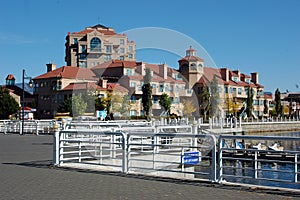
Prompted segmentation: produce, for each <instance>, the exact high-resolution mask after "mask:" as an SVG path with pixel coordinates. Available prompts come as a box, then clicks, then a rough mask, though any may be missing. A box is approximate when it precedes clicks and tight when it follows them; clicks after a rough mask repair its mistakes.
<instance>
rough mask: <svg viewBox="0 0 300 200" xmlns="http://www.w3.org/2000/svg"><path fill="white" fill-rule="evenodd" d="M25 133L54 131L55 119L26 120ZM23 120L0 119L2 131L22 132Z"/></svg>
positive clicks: (0, 129)
mask: <svg viewBox="0 0 300 200" xmlns="http://www.w3.org/2000/svg"><path fill="white" fill-rule="evenodd" d="M23 125H24V129H23V130H24V133H33V134H37V135H38V134H40V133H48V134H49V133H54V125H55V121H54V120H25V121H24V124H23ZM21 129H22V121H21V120H0V132H2V133H4V134H7V133H21Z"/></svg>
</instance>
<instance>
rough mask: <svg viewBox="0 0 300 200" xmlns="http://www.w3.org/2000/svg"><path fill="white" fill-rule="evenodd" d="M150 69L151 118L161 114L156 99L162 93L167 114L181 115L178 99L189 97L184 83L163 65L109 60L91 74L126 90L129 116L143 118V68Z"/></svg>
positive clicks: (181, 106) (172, 70)
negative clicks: (167, 103)
mask: <svg viewBox="0 0 300 200" xmlns="http://www.w3.org/2000/svg"><path fill="white" fill-rule="evenodd" d="M146 68H149V69H150V70H151V76H152V79H151V85H152V101H153V102H152V103H153V105H152V113H153V115H154V116H159V115H161V114H163V109H162V108H161V106H160V105H159V99H160V96H161V95H162V94H163V93H166V94H167V95H168V96H169V97H170V98H171V101H172V105H171V110H170V112H171V113H174V114H177V115H182V109H183V105H182V101H181V98H183V97H187V96H190V93H189V91H190V90H187V87H186V82H185V81H184V80H183V79H182V76H181V75H180V73H179V72H178V71H177V70H175V69H173V68H170V67H169V66H168V65H167V64H149V63H145V62H135V61H122V60H111V61H108V62H106V63H103V64H100V65H98V66H96V67H93V68H92V70H93V71H94V73H95V74H96V75H97V76H98V77H101V78H103V79H106V80H108V82H115V83H119V84H120V85H122V86H123V87H125V88H127V89H128V91H129V93H128V96H130V102H131V108H130V115H131V116H141V115H143V114H144V113H143V107H142V101H141V98H142V93H143V92H142V85H143V77H144V75H145V69H146Z"/></svg>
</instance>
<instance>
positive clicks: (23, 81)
mask: <svg viewBox="0 0 300 200" xmlns="http://www.w3.org/2000/svg"><path fill="white" fill-rule="evenodd" d="M25 79H29V87H32V79H31V77H29V76H26V74H25V69H23V74H22V115H21V116H22V129H21V132H20V135H24V116H25V112H24V107H25V92H24V86H25Z"/></svg>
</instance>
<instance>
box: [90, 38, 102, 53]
mask: <svg viewBox="0 0 300 200" xmlns="http://www.w3.org/2000/svg"><path fill="white" fill-rule="evenodd" d="M90 47H91V51H101V40H100V39H99V38H97V37H94V38H92V39H91V43H90Z"/></svg>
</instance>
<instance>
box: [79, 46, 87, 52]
mask: <svg viewBox="0 0 300 200" xmlns="http://www.w3.org/2000/svg"><path fill="white" fill-rule="evenodd" d="M80 51H81V53H86V45H80Z"/></svg>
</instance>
